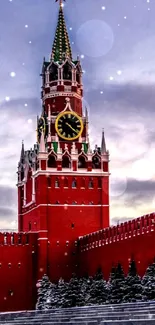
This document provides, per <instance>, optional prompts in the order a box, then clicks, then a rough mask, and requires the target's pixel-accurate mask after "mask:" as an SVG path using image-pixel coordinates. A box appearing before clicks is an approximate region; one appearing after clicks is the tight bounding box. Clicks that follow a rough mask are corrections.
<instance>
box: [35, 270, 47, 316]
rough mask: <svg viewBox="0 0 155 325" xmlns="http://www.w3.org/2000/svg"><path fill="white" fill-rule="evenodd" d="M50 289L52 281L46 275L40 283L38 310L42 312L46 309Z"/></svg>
mask: <svg viewBox="0 0 155 325" xmlns="http://www.w3.org/2000/svg"><path fill="white" fill-rule="evenodd" d="M49 288H50V280H49V278H48V276H47V275H46V274H44V275H43V277H42V279H41V280H39V281H38V299H37V304H36V309H39V310H42V309H44V308H45V302H46V294H47V292H48V290H49Z"/></svg>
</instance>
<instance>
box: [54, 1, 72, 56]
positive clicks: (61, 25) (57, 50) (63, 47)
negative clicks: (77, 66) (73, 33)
mask: <svg viewBox="0 0 155 325" xmlns="http://www.w3.org/2000/svg"><path fill="white" fill-rule="evenodd" d="M57 1H58V0H56V2H57ZM63 1H65V0H59V15H58V22H57V27H56V32H55V37H54V42H53V47H52V53H51V60H54V61H56V62H59V61H61V60H62V58H63V54H64V53H65V54H66V55H67V56H68V57H69V58H70V59H71V60H72V51H71V46H70V41H69V37H68V32H67V28H66V23H65V18H64V13H63Z"/></svg>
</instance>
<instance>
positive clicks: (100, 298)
mask: <svg viewBox="0 0 155 325" xmlns="http://www.w3.org/2000/svg"><path fill="white" fill-rule="evenodd" d="M107 298H108V288H107V283H106V281H105V280H104V279H103V274H102V271H101V269H98V271H97V273H96V274H95V276H94V279H93V281H92V284H91V287H90V290H89V295H88V297H87V301H86V304H87V305H96V304H97V305H102V304H104V303H106V302H107Z"/></svg>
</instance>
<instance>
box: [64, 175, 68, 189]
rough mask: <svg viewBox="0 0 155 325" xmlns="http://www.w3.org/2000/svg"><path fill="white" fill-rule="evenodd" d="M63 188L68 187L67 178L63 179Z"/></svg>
mask: <svg viewBox="0 0 155 325" xmlns="http://www.w3.org/2000/svg"><path fill="white" fill-rule="evenodd" d="M64 187H68V178H67V177H65V178H64Z"/></svg>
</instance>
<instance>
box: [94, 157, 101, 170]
mask: <svg viewBox="0 0 155 325" xmlns="http://www.w3.org/2000/svg"><path fill="white" fill-rule="evenodd" d="M92 167H93V169H100V168H101V160H100V159H99V157H98V156H97V155H95V156H93V159H92Z"/></svg>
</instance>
